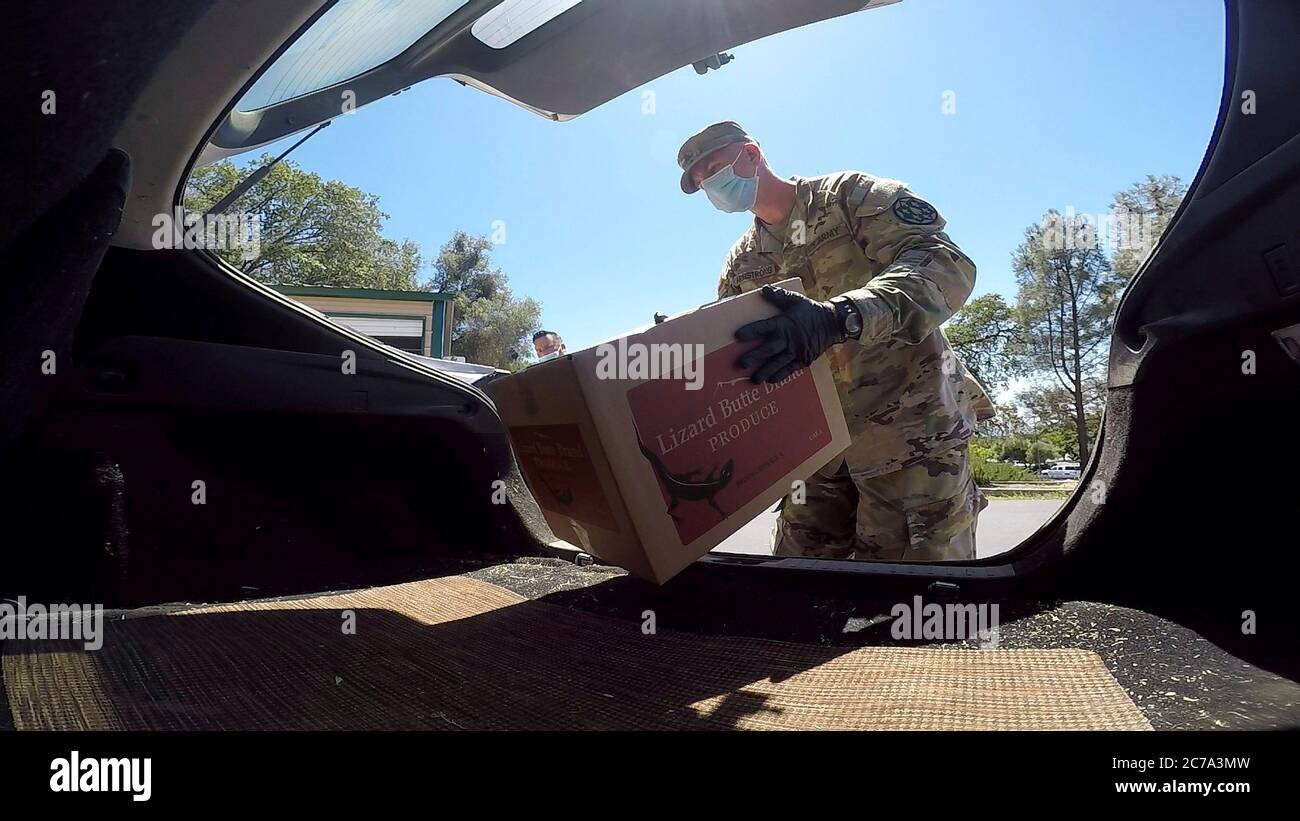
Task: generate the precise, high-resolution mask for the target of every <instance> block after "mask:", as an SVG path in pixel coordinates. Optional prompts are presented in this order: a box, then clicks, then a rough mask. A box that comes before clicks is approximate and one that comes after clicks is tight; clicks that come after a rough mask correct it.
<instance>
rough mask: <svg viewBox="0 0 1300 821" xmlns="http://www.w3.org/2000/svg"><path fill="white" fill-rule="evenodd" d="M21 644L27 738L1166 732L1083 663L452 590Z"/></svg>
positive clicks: (157, 617) (219, 615)
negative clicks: (182, 733) (779, 637)
mask: <svg viewBox="0 0 1300 821" xmlns="http://www.w3.org/2000/svg"><path fill="white" fill-rule="evenodd" d="M104 634H105V635H104V636H103V640H104V645H103V647H102V648H101V649H99V650H95V651H86V650H84V649H83V647H82V643H81V642H71V641H44V642H42V641H21V642H19V641H10V642H5V643H4V647H3V650H4V656H3V672H4V685H5V686H4V691H5V692H6V694H7V698H8V701H9V709H10V712H11V715H12V717H13V724H14V726H15V727H16V728H17V729H58V730H62V729H122V730H172V729H250V730H279V729H385V730H387V729H494V730H495V729H655V730H676V729H728V728H743V729H870V730H874V729H914V730H934V729H943V730H959V729H1017V730H1019V729H1035V730H1038V729H1041V730H1058V729H1069V730H1089V729H1117V730H1137V729H1150V725H1149V724H1148V723H1147V720H1146V718H1144V717H1143V715H1142V713H1141V712H1140V711H1139V710H1138V708H1137V707H1136V705H1134V703H1133V702H1132V701H1131V700H1130V699H1129V697H1128V696H1127V694H1125V692H1124V690H1123V689H1122V688H1121V687H1120V686H1119V684H1118V683H1117V682H1116V681H1115V679H1114V678H1113V677H1112V676H1111V674H1110V672H1109V671H1108V670H1107V669H1106V666H1105V664H1104V663H1103V662H1102V660H1101V658H1100V657H1099V656H1098V655H1097V654H1096V653H1094V652H1091V651H1088V650H1075V649H1048V650H1029V649H1026V650H965V649H945V648H910V647H859V648H849V647H823V646H817V645H809V644H796V643H791V642H783V641H771V640H763V639H751V638H736V637H729V636H705V635H696V634H691V633H682V632H676V631H672V630H668V629H663V628H659V629H658V630H656V631H654V632H648V631H647V630H645V629H643V625H642V623H638V622H632V621H627V620H624V619H616V618H611V617H606V616H600V615H595V614H590V613H583V612H579V611H575V610H572V609H569V608H566V607H561V606H558V605H554V604H548V603H543V602H536V601H531V600H529V599H527V598H524V597H522V596H519V595H518V594H516V593H513V592H511V591H509V590H506V589H504V588H501V587H498V586H496V585H493V584H489V583H487V582H483V581H480V580H477V579H473V578H467V577H464V576H449V577H443V578H435V579H428V580H425V581H418V582H411V583H408V584H399V585H392V586H388V587H378V588H371V589H367V590H359V591H354V592H349V593H341V594H328V595H317V596H310V597H303V598H297V599H280V600H274V601H250V602H242V603H238V604H228V605H217V606H203V607H183V608H182V607H171V608H150V609H146V610H139V611H129V612H125V613H123V612H117V613H114V614H112V617H111V618H107V617H106V619H105V625H104Z"/></svg>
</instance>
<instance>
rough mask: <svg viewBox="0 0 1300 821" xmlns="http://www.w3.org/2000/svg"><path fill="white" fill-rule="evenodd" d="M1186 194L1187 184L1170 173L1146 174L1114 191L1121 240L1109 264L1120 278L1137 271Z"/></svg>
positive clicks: (1124, 280)
mask: <svg viewBox="0 0 1300 821" xmlns="http://www.w3.org/2000/svg"><path fill="white" fill-rule="evenodd" d="M1185 196H1187V186H1186V185H1185V184H1184V183H1183V181H1182V180H1181V179H1180V178H1179V177H1177V176H1176V175H1173V174H1162V175H1160V176H1155V175H1152V174H1148V175H1147V177H1146V179H1145V180H1142V181H1141V182H1136V183H1134V184H1133V185H1131V186H1129V187H1128V188H1126V189H1124V190H1123V191H1120V192H1119V193H1117V194H1116V195H1115V198H1114V204H1113V206H1112V213H1113V214H1114V215H1115V217H1116V219H1117V221H1118V223H1119V225H1120V231H1119V240H1120V242H1119V247H1117V248H1116V249H1115V253H1114V256H1113V259H1112V261H1111V264H1112V266H1113V267H1114V269H1115V275H1116V276H1117V277H1118V278H1119V279H1120V280H1122V281H1123V282H1126V283H1127V282H1128V281H1129V280H1131V279H1132V278H1133V275H1134V274H1136V273H1137V270H1138V268H1139V267H1140V266H1141V265H1142V262H1143V260H1145V259H1146V257H1147V254H1148V253H1149V252H1150V251H1151V249H1152V248H1153V247H1154V246H1155V243H1156V241H1157V240H1159V239H1160V235H1161V234H1163V233H1164V232H1165V228H1167V227H1168V226H1169V222H1170V220H1172V219H1173V218H1174V214H1175V213H1176V212H1177V211H1178V207H1179V206H1180V205H1181V204H1182V202H1183V197H1185Z"/></svg>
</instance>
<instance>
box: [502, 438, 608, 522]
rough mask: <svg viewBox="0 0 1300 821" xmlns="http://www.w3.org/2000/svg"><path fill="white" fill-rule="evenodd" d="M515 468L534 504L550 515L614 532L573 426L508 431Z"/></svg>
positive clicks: (595, 479) (584, 448)
mask: <svg viewBox="0 0 1300 821" xmlns="http://www.w3.org/2000/svg"><path fill="white" fill-rule="evenodd" d="M510 438H511V440H512V441H513V442H514V446H515V455H516V456H518V457H519V469H520V471H522V472H523V474H524V478H525V479H527V480H528V487H529V488H531V489H532V491H533V497H534V498H536V499H537V504H538V506H540V507H543V508H545V509H546V510H549V511H551V512H552V513H558V514H560V515H562V516H569V517H571V518H574V519H577V520H578V521H581V522H587V523H588V524H593V525H596V526H597V527H603V528H605V529H606V530H618V522H616V521H615V520H614V514H613V513H612V512H611V511H610V509H609V500H608V499H606V498H605V491H604V490H602V489H601V486H600V479H599V478H598V477H597V476H596V468H595V466H594V465H593V464H592V463H591V455H590V454H589V453H588V451H587V446H586V445H585V444H583V441H582V431H581V430H579V429H578V426H577V425H533V426H523V427H516V428H511V429H510Z"/></svg>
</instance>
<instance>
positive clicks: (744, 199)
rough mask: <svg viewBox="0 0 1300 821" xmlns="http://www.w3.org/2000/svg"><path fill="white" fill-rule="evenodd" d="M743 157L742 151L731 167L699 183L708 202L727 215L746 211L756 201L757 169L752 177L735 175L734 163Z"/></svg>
mask: <svg viewBox="0 0 1300 821" xmlns="http://www.w3.org/2000/svg"><path fill="white" fill-rule="evenodd" d="M743 156H745V152H744V151H743V150H742V151H741V152H740V153H739V154H737V155H736V159H734V160H732V161H731V165H729V166H727V167H726V168H723V169H722V170H721V171H719V172H718V173H716V174H714V175H713V176H712V177H709V178H708V179H707V180H703V181H701V182H700V189H701V190H703V191H704V193H705V194H707V195H708V196H709V202H711V203H713V205H714V206H715V207H716V208H718V210H720V211H726V212H727V213H728V214H735V213H738V212H740V211H748V210H749V209H751V208H753V207H754V201H755V200H757V199H758V169H757V168H756V169H754V176H752V177H741V176H737V175H736V163H738V162H740V158H741V157H743Z"/></svg>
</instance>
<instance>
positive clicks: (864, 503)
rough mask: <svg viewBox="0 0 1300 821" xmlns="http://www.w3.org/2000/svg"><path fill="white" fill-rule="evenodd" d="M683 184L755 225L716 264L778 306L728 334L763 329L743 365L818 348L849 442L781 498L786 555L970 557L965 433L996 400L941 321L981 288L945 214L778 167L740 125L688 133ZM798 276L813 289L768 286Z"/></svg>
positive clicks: (858, 179)
mask: <svg viewBox="0 0 1300 821" xmlns="http://www.w3.org/2000/svg"><path fill="white" fill-rule="evenodd" d="M677 161H678V164H679V165H680V166H681V168H682V171H683V173H682V180H681V184H682V191H684V192H685V193H687V194H691V193H694V192H695V191H697V190H700V189H703V190H704V191H705V193H706V194H707V195H708V197H709V199H710V201H712V202H713V204H714V205H715V206H717V207H718V208H720V209H722V210H724V211H729V212H739V211H753V212H754V214H755V220H754V224H753V225H752V226H751V227H750V228H749V230H747V231H746V232H745V234H744V235H743V236H742V237H741V238H740V239H739V240H738V241H737V242H736V244H735V245H734V246H732V249H731V252H730V253H729V254H728V255H727V259H726V262H725V263H724V264H723V266H722V277H721V279H720V280H719V282H718V296H719V297H726V296H732V295H735V294H739V293H744V292H745V291H750V290H753V289H755V288H760V287H762V288H763V294H764V296H765V297H766V298H767V299H768V300H769V301H770V302H772V303H773V304H775V305H777V306H778V307H780V308H781V309H782V311H781V313H780V314H778V315H777V316H775V317H773V318H772V319H766V320H762V321H759V322H755V323H750V324H749V325H746V326H744V327H742V328H740V329H739V330H737V332H736V337H737V339H741V340H760V341H761V344H759V345H758V346H756V347H755V348H753V349H752V350H750V351H748V352H746V354H745V355H744V356H743V357H742V358H741V361H740V366H741V367H743V368H750V367H753V368H754V379H755V381H760V382H761V381H771V382H775V381H779V380H780V379H782V378H783V377H785V376H787V375H788V374H789V373H790V372H792V371H793V370H795V369H797V368H800V367H806V366H807V365H809V364H811V363H812V361H813V360H814V359H816V358H817V357H818V356H820V355H822V354H823V353H825V354H826V356H827V358H828V360H829V362H830V367H831V370H832V373H833V374H834V377H835V383H836V386H837V388H838V389H839V395H840V401H841V403H842V404H843V406H844V415H845V419H846V421H847V422H848V427H849V433H850V435H851V436H852V437H853V441H852V444H851V445H850V446H849V448H848V449H847V450H846V451H845V452H844V453H843V454H842V455H841V456H839V457H837V458H836V459H834V460H833V461H832V462H831V463H830V464H828V465H826V466H825V467H823V468H822V469H821V470H819V471H818V472H817V473H816V474H814V475H813V476H812V477H810V478H809V479H808V481H807V484H806V501H805V502H804V503H803V504H795V503H794V500H792V499H791V497H789V496H787V497H786V499H785V500H784V501H783V503H782V505H781V515H780V517H779V519H778V521H777V524H776V531H775V534H774V540H775V552H776V554H777V555H781V556H816V557H829V558H841V559H847V558H852V559H887V560H908V561H943V560H959V559H973V558H975V523H976V518H977V517H978V515H979V512H980V510H982V509H983V508H984V506H985V505H987V504H988V500H987V499H985V498H984V497H983V495H982V494H981V493H980V492H979V490H978V488H976V486H975V482H974V479H973V477H972V475H971V469H970V461H969V458H968V453H967V440H968V439H969V438H970V436H971V435H972V434H973V433H974V429H975V424H976V422H977V421H981V420H985V419H990V418H992V417H993V403H992V402H991V401H990V400H989V397H988V395H987V393H986V392H985V391H984V389H983V388H982V387H981V386H980V384H979V383H978V381H976V380H975V379H974V378H973V377H972V376H971V375H970V373H969V372H968V371H967V370H966V367H965V366H964V365H963V364H962V362H961V361H960V360H959V359H958V358H957V356H956V354H955V353H954V352H953V351H952V349H951V348H950V347H949V345H948V340H947V339H946V338H945V337H944V335H943V331H942V330H940V328H939V326H940V324H941V323H943V322H944V321H945V320H946V319H948V317H950V316H952V315H953V313H954V312H955V311H956V310H957V309H958V308H960V307H961V306H962V304H963V303H964V302H965V301H966V299H967V297H969V296H970V293H971V290H972V288H973V287H974V285H975V264H974V263H973V262H971V260H970V259H969V258H968V257H967V256H966V255H965V254H963V253H962V252H961V249H959V248H958V247H957V245H956V244H955V243H953V241H952V240H951V239H950V238H949V237H948V235H947V234H946V233H944V231H943V229H944V225H945V223H944V220H943V218H942V217H941V216H939V213H938V211H936V210H935V208H934V207H933V206H932V205H930V204H929V203H928V202H926V201H925V200H923V199H921V198H919V197H917V196H916V195H915V194H913V193H912V192H911V191H909V190H908V189H907V186H906V185H904V184H903V183H901V182H898V181H897V180H891V179H886V178H883V177H874V176H871V175H870V174H864V173H862V172H858V171H846V172H841V173H838V174H828V175H826V176H821V177H791V178H788V179H786V178H781V177H778V176H776V174H775V173H773V172H772V170H771V167H770V166H769V165H768V163H767V161H766V159H765V158H764V156H763V154H762V152H761V150H760V149H759V147H758V144H757V142H755V141H754V140H753V138H751V137H750V136H749V135H748V134H746V133H745V131H744V130H743V129H741V127H740V126H739V125H737V124H736V123H734V122H723V123H715V124H714V125H711V126H709V127H708V128H705V129H704V130H703V131H701V132H700V133H698V134H696V135H694V136H693V137H691V138H690V139H689V140H687V141H686V143H685V144H684V145H683V146H682V148H681V151H680V152H679V153H678V156H677ZM792 276H797V277H799V279H800V280H801V281H802V282H803V287H804V291H805V293H806V294H807V296H803V295H800V294H797V293H794V292H790V291H786V290H784V289H780V288H773V287H772V286H770V285H767V283H771V282H775V281H778V280H781V279H788V278H790V277H792Z"/></svg>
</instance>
